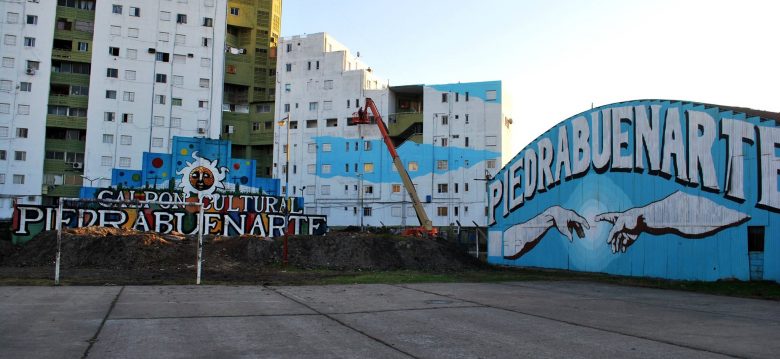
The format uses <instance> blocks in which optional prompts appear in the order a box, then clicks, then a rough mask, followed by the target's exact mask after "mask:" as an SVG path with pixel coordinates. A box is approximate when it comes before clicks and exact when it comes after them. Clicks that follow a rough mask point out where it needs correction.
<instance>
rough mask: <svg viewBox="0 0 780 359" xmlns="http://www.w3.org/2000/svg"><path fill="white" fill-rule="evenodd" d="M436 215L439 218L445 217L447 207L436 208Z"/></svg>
mask: <svg viewBox="0 0 780 359" xmlns="http://www.w3.org/2000/svg"><path fill="white" fill-rule="evenodd" d="M436 215H437V216H439V217H446V216H447V207H436Z"/></svg>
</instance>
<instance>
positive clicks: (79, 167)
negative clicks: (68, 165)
mask: <svg viewBox="0 0 780 359" xmlns="http://www.w3.org/2000/svg"><path fill="white" fill-rule="evenodd" d="M72 165H73V168H74V169H77V170H80V169H82V168H84V164H83V163H81V162H73V163H72Z"/></svg>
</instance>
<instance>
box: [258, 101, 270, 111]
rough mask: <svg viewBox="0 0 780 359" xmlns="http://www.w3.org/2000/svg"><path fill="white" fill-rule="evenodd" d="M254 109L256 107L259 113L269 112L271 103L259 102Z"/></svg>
mask: <svg viewBox="0 0 780 359" xmlns="http://www.w3.org/2000/svg"><path fill="white" fill-rule="evenodd" d="M255 109H256V110H257V112H259V113H269V112H271V104H268V103H262V104H259V105H257V106H256V107H255Z"/></svg>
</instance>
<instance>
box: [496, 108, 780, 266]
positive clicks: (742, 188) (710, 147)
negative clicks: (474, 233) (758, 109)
mask: <svg viewBox="0 0 780 359" xmlns="http://www.w3.org/2000/svg"><path fill="white" fill-rule="evenodd" d="M778 146H780V128H778V126H777V119H772V120H768V119H763V118H759V117H749V116H747V115H745V114H744V113H739V112H732V111H728V110H726V109H721V108H718V107H716V106H711V105H708V106H704V105H701V104H696V103H687V102H676V101H662V100H645V101H633V102H625V103H616V104H612V105H607V106H603V107H599V108H595V109H592V110H589V111H586V112H583V113H581V114H578V115H576V116H573V117H572V118H569V119H567V120H565V121H563V122H561V123H560V124H558V125H557V126H555V127H553V128H552V129H550V130H549V131H547V132H546V133H545V134H543V135H542V136H540V137H539V138H537V139H536V140H535V141H534V142H532V143H531V144H529V145H528V146H527V147H525V148H524V149H523V150H522V151H521V152H520V153H519V154H518V155H517V156H515V158H513V159H512V160H511V161H509V163H508V164H507V166H506V167H504V168H503V169H502V170H501V171H500V172H499V173H498V174H497V175H496V176H495V178H494V180H493V181H491V182H490V194H489V197H490V203H491V205H490V210H491V212H490V214H489V216H490V221H491V223H492V225H491V227H490V229H489V241H488V260H489V261H490V262H491V263H494V264H503V265H512V266H535V267H546V268H561V269H570V270H578V271H590V272H607V273H612V274H620V275H631V276H646V277H662V278H672V279H687V280H717V279H723V278H737V279H741V280H748V279H760V278H764V279H769V280H775V281H780V260H778V259H780V235H778V233H780V218H779V217H778V212H780V192H778V187H780V184H779V183H778V180H779V177H778V170H779V169H780V154H778V150H777V149H778ZM762 230H763V248H760V247H761V246H760V245H759V242H760V240H759V239H758V238H759V237H762V236H761V235H759V234H758V233H759V232H761V231H762ZM749 232H751V233H753V235H749V234H748V233H749ZM749 237H752V238H751V240H752V241H754V242H753V243H752V244H751V245H750V246H749V244H748V242H749V240H748V238H749ZM751 258H752V260H751ZM760 264H763V268H761V269H760V270H758V268H759V267H760ZM751 267H752V268H753V271H752V272H753V275H751Z"/></svg>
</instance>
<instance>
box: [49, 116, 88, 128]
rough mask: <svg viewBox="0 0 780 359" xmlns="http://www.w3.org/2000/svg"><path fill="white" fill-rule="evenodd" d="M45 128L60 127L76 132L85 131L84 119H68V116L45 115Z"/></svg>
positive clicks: (85, 120) (85, 121)
mask: <svg viewBox="0 0 780 359" xmlns="http://www.w3.org/2000/svg"><path fill="white" fill-rule="evenodd" d="M46 126H50V127H61V128H73V129H78V130H86V129H87V118H86V117H70V116H57V115H46Z"/></svg>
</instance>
